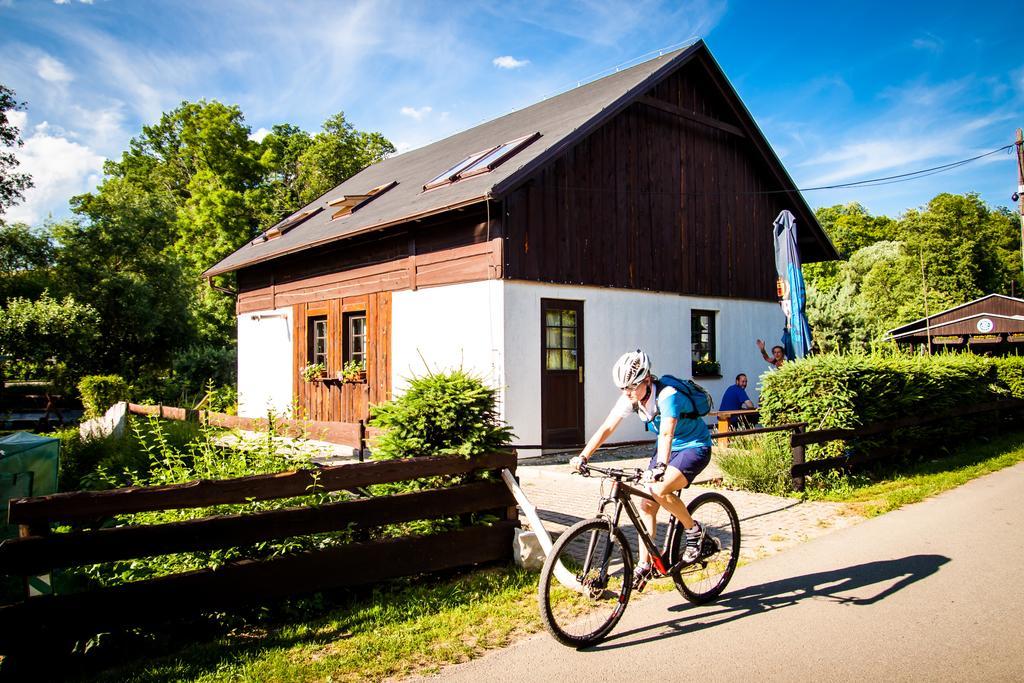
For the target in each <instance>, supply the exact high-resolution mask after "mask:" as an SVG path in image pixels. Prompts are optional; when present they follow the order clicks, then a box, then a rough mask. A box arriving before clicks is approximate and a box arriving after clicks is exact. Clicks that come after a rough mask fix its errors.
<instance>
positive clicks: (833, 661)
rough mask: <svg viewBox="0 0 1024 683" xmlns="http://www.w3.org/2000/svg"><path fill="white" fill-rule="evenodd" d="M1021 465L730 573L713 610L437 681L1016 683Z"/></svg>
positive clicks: (645, 610)
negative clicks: (936, 682)
mask: <svg viewBox="0 0 1024 683" xmlns="http://www.w3.org/2000/svg"><path fill="white" fill-rule="evenodd" d="M1022 505H1024V464H1019V465H1017V466H1015V467H1012V468H1009V469H1006V470H1003V471H1001V472H997V473H995V474H991V475H988V476H986V477H983V478H981V479H977V480H974V481H972V482H970V483H968V484H966V485H965V486H962V487H961V488H959V489H956V490H954V491H949V492H947V493H945V494H942V495H940V496H937V497H935V498H932V499H929V500H927V501H924V502H922V503H918V504H915V505H910V506H907V507H905V508H903V509H901V510H897V511H895V512H892V513H889V514H887V515H884V516H882V517H879V518H876V519H873V520H869V521H867V522H865V523H863V524H860V525H857V526H854V527H850V528H847V529H842V530H840V531H836V532H835V533H833V534H830V535H828V536H823V537H821V538H817V539H815V540H813V541H810V542H808V543H805V544H803V545H801V546H798V547H796V548H793V549H791V550H788V551H785V552H783V553H780V554H778V555H775V556H773V557H770V558H768V559H765V560H761V561H758V562H755V563H752V564H750V565H747V566H744V567H741V568H740V569H739V571H738V572H737V574H736V576H735V577H734V578H733V582H732V584H730V586H729V588H728V589H727V591H726V593H725V595H723V596H722V597H721V598H719V600H718V602H717V603H715V604H713V605H706V606H703V607H693V606H691V605H689V604H687V603H685V602H684V601H682V598H681V597H680V596H679V595H678V594H677V593H675V592H674V591H673V592H670V593H662V594H656V595H649V596H645V597H644V599H643V600H641V601H638V602H635V603H633V602H631V604H630V606H629V609H627V611H626V614H625V616H624V617H623V619H622V621H621V622H620V623H619V625H618V626H617V627H616V629H615V631H613V632H612V635H611V637H610V638H609V639H608V640H606V641H605V642H604V643H602V644H600V645H598V646H597V647H594V648H591V649H587V650H582V651H576V650H573V649H571V648H566V647H564V646H562V645H559V644H558V643H557V642H555V640H554V639H552V638H551V637H550V636H548V635H547V633H546V632H542V633H540V634H537V635H535V636H532V637H530V638H527V639H525V640H523V641H520V642H519V643H517V644H515V645H513V646H511V647H509V648H506V649H504V650H500V651H496V652H493V653H490V654H488V655H486V656H484V657H482V658H480V659H478V660H475V661H473V662H469V663H467V664H461V665H458V666H454V667H449V668H447V669H445V670H444V671H442V672H441V673H440V674H439V677H440V678H443V679H444V680H445V681H473V682H474V683H479V682H480V681H516V682H523V681H558V682H559V683H569V682H571V681H591V682H592V681H613V680H614V681H633V680H640V679H648V680H680V681H682V680H696V681H719V680H730V681H736V680H743V679H747V680H758V681H761V680H794V679H796V680H802V679H811V680H816V681H845V680H855V679H859V680H886V681H909V680H914V681H919V680H928V681H932V680H951V681H952V680H955V681H965V680H977V681H1004V680H1005V681H1009V680H1014V681H1021V680H1024V515H1022V514H1021V508H1022Z"/></svg>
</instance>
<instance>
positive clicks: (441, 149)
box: [204, 41, 703, 277]
mask: <svg viewBox="0 0 1024 683" xmlns="http://www.w3.org/2000/svg"><path fill="white" fill-rule="evenodd" d="M702 46H703V42H701V41H697V42H695V43H694V44H693V45H691V46H689V47H686V48H683V49H680V50H676V51H674V52H670V53H667V54H665V55H663V56H661V57H657V58H656V59H651V60H649V61H647V62H644V63H642V64H638V65H637V66H634V67H631V68H629V69H625V70H623V71H620V72H618V73H615V74H612V75H610V76H606V77H604V78H602V79H600V80H597V81H594V82H592V83H588V84H586V85H583V86H580V87H578V88H575V89H574V90H570V91H568V92H566V93H563V94H561V95H558V96H555V97H552V98H550V99H546V100H544V101H542V102H538V103H537V104H534V105H532V106H530V107H527V108H525V109H520V110H519V111H515V112H512V113H511V114H506V115H505V116H502V117H500V118H497V119H494V120H493V121H488V122H487V123H483V124H481V125H479V126H476V127H475V128H470V129H469V130H466V131H463V132H461V133H456V134H455V135H452V136H451V137H448V138H445V139H444V140H439V141H438V142H434V143H432V144H429V145H427V146H425V147H420V148H419V149H414V150H412V151H411V152H406V153H405V154H399V155H397V156H393V157H390V158H388V159H384V160H383V161H380V162H378V163H376V164H373V165H372V166H369V167H367V168H365V169H363V170H362V171H360V172H359V173H357V174H356V175H354V176H352V177H351V178H349V179H348V180H346V181H345V182H343V183H342V184H341V185H338V186H337V187H336V188H334V189H333V190H331V191H330V192H328V193H326V194H325V195H323V196H322V197H319V198H317V199H316V200H314V201H312V202H310V203H309V204H307V205H306V206H304V207H303V208H301V209H299V210H298V211H297V212H296V214H300V213H303V212H305V211H309V210H311V209H316V208H317V207H321V206H322V207H325V208H324V210H323V211H321V212H320V213H318V214H316V215H315V216H312V217H311V218H308V219H307V220H306V221H304V222H303V223H301V224H300V225H298V226H296V227H295V228H293V229H291V230H289V231H288V232H286V233H285V234H284V235H282V236H281V237H277V238H275V239H272V240H267V241H266V242H258V241H257V242H255V243H246V244H245V245H244V246H242V247H241V248H240V249H238V250H237V251H235V252H234V253H233V254H231V255H230V256H228V257H227V258H225V259H224V260H222V261H221V262H220V263H218V264H217V265H215V266H213V267H212V268H210V269H209V270H207V271H206V272H205V273H204V275H205V276H206V277H210V276H213V275H219V274H221V273H227V272H230V271H233V270H237V269H238V268H241V267H244V266H248V265H251V264H253V263H258V262H260V261H266V260H268V259H271V258H274V257H277V256H282V255H284V254H288V253H292V252H295V251H300V250H303V249H307V248H309V247H312V246H315V245H318V244H323V243H325V242H331V241H334V240H337V239H340V238H343V237H348V236H351V235H355V234H357V233H363V232H369V231H372V230H377V229H380V228H383V227H386V226H388V225H394V224H396V223H400V222H403V221H405V220H408V219H409V218H412V217H414V216H423V215H430V214H432V213H440V212H442V211H445V210H448V209H450V208H454V207H457V206H462V205H466V204H469V203H473V202H479V201H482V200H483V199H484V198H485V197H487V196H490V194H491V190H492V189H493V188H495V187H496V186H498V185H499V184H502V181H504V180H511V179H512V177H513V176H515V175H516V174H517V173H518V172H519V171H521V170H522V171H525V172H529V169H532V168H534V167H535V165H537V164H540V163H543V162H544V161H546V160H547V159H549V158H550V157H551V156H553V155H554V154H557V153H558V152H560V151H561V150H562V149H563V148H564V146H565V145H564V144H563V143H567V142H568V141H569V140H570V139H572V140H575V139H576V138H577V136H575V135H573V133H574V132H576V131H577V130H578V129H579V128H581V127H582V126H584V125H585V124H587V123H588V122H590V121H591V120H593V119H595V118H598V114H601V113H602V111H604V110H606V109H609V108H611V109H613V110H617V109H618V107H616V106H615V105H617V104H619V103H620V102H621V103H623V104H626V103H628V101H629V100H631V99H632V96H633V95H634V94H636V93H635V92H634V91H636V90H644V89H646V87H645V84H646V83H647V82H648V81H654V80H656V79H658V78H660V77H661V73H659V71H661V70H662V69H665V70H666V71H670V70H674V69H675V68H676V67H677V66H678V65H679V64H680V63H682V62H683V61H685V60H686V59H688V58H689V57H690V56H691V55H692V54H693V53H695V52H696V51H697V50H698V49H699V48H701V47H702ZM673 62H675V63H673ZM609 113H610V112H609ZM600 118H601V119H602V120H603V119H604V117H600ZM536 132H539V133H540V134H541V137H540V139H538V140H536V141H534V142H533V143H532V144H530V145H529V146H527V147H526V148H525V149H523V150H522V151H520V152H519V153H517V154H516V155H514V156H513V157H512V158H510V159H509V160H508V161H506V162H505V163H503V164H501V165H500V166H498V167H497V168H495V169H494V170H493V171H491V172H490V173H485V174H483V175H478V176H474V177H471V178H467V179H466V180H460V181H459V182H456V183H453V184H451V185H445V186H442V187H439V188H436V189H433V190H430V191H427V192H424V191H423V184H424V183H426V182H428V181H429V180H431V179H432V178H434V177H435V176H437V175H438V174H439V173H441V172H443V171H444V170H445V169H447V168H449V167H450V166H452V165H454V164H456V163H458V162H459V161H460V160H461V159H463V158H465V157H466V156H468V155H470V154H473V153H474V152H479V151H480V150H482V149H486V148H489V147H493V146H495V145H499V144H501V143H503V142H507V141H509V140H513V139H515V138H519V137H522V136H524V135H529V134H531V133H536ZM534 162H536V164H535V163H534ZM393 180H397V181H398V185H397V186H395V187H394V188H392V189H391V190H388V191H387V192H385V193H384V194H382V195H380V196H378V197H377V198H376V199H374V200H373V201H371V202H369V203H368V204H366V205H365V206H363V207H362V208H360V209H358V210H357V211H355V212H353V213H352V214H351V215H349V216H347V217H345V218H339V219H337V220H331V215H332V214H333V213H334V210H333V209H332V208H331V207H328V206H327V204H328V203H329V202H331V201H332V200H334V199H335V198H337V197H341V196H343V195H346V194H350V195H351V194H363V193H365V192H366V191H368V190H370V189H373V188H375V187H377V186H379V185H384V184H385V183H390V182H391V181H393ZM505 187H506V188H507V187H508V184H507V183H506V184H505ZM293 215H295V214H293ZM289 218H290V217H289ZM287 220H288V219H285V220H284V221H282V222H281V223H282V224H284V223H286V222H287Z"/></svg>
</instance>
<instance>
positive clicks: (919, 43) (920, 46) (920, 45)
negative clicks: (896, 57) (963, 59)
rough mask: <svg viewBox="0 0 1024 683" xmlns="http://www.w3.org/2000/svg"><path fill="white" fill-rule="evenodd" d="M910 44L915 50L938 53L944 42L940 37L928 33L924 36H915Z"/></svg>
mask: <svg viewBox="0 0 1024 683" xmlns="http://www.w3.org/2000/svg"><path fill="white" fill-rule="evenodd" d="M911 45H912V46H913V47H914V49H915V50H927V51H928V52H934V53H935V54H938V53H940V52H942V49H943V47H945V42H944V41H943V40H942V39H941V38H938V37H936V36H933V35H932V34H930V33H928V34H926V36H925V37H924V38H916V39H915V40H914V42H913V43H911Z"/></svg>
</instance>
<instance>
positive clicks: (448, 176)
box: [423, 147, 494, 190]
mask: <svg viewBox="0 0 1024 683" xmlns="http://www.w3.org/2000/svg"><path fill="white" fill-rule="evenodd" d="M493 149H494V148H493V147H488V148H487V149H485V150H484V151H482V152H477V153H476V154H470V155H469V156H468V157H466V158H465V159H463V160H462V161H460V162H459V163H457V164H455V165H454V166H452V167H451V168H449V169H448V170H447V171H445V172H444V173H442V174H440V175H438V176H437V177H435V178H433V179H431V180H429V181H427V182H426V183H424V185H423V189H424V190H430V189H433V188H435V187H440V186H441V185H447V184H448V183H454V182H455V181H456V180H457V179H458V177H459V173H461V172H462V171H463V169H466V168H468V167H470V166H472V165H473V164H475V163H476V162H477V161H479V160H480V158H481V157H483V156H485V155H486V154H488V153H490V152H491V151H492V150H493Z"/></svg>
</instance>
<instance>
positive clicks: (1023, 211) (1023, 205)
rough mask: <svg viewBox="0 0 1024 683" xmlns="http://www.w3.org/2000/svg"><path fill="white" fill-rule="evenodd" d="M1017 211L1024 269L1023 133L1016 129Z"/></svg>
mask: <svg viewBox="0 0 1024 683" xmlns="http://www.w3.org/2000/svg"><path fill="white" fill-rule="evenodd" d="M1017 209H1018V211H1019V212H1020V261H1021V266H1022V267H1024V132H1022V131H1021V129H1020V128H1018V129H1017Z"/></svg>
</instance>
